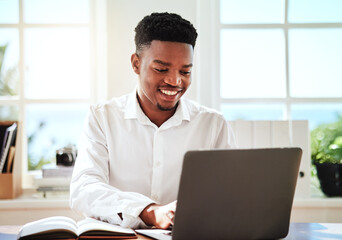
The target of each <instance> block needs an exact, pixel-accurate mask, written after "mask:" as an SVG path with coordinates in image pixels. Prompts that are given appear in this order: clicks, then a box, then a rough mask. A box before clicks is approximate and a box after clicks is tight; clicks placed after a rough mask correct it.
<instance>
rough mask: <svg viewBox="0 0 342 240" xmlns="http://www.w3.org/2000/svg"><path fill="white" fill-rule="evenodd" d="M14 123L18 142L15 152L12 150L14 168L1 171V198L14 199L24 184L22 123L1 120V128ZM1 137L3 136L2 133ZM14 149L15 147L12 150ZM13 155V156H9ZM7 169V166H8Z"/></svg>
mask: <svg viewBox="0 0 342 240" xmlns="http://www.w3.org/2000/svg"><path fill="white" fill-rule="evenodd" d="M13 123H17V125H18V126H17V134H16V143H15V152H14V153H13V152H11V155H12V157H13V154H14V158H13V160H12V161H13V162H12V166H10V167H9V168H10V169H12V171H11V172H6V173H0V199H13V198H16V197H18V196H19V195H20V194H21V193H22V184H21V165H22V164H21V141H20V140H21V136H22V134H21V130H22V129H21V128H20V126H21V124H20V123H18V122H11V121H5V122H0V128H1V129H2V130H3V129H6V128H7V127H9V126H11V125H12V124H13ZM0 137H3V136H2V134H1V136H0ZM11 151H13V149H12V150H11ZM9 157H11V156H9ZM6 171H7V167H6Z"/></svg>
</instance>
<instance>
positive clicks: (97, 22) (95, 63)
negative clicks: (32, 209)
mask: <svg viewBox="0 0 342 240" xmlns="http://www.w3.org/2000/svg"><path fill="white" fill-rule="evenodd" d="M23 1H24V0H18V4H19V22H18V23H16V24H0V28H12V29H17V30H18V35H19V62H18V72H19V79H18V80H19V89H18V96H0V106H18V122H19V123H20V128H21V131H20V132H21V135H19V136H18V140H17V141H20V143H21V146H22V149H21V160H22V162H21V163H22V164H21V165H22V176H23V187H24V188H30V187H32V179H33V177H34V176H36V175H37V174H38V175H39V174H41V171H29V170H28V157H27V148H28V146H27V135H26V119H27V118H26V107H27V106H29V105H30V104H58V103H80V104H81V103H83V104H84V103H85V104H89V105H90V104H93V103H95V102H98V101H102V100H105V99H107V91H106V89H107V2H106V0H88V1H89V17H90V18H89V23H67V24H64V23H62V24H44V23H42V24H30V23H25V22H24V11H23V7H24V2H23ZM60 27H61V28H62V27H63V28H74V27H87V28H88V29H89V36H90V38H89V41H90V44H89V46H90V48H89V54H90V96H89V97H88V98H80V99H75V98H73V99H69V98H61V99H29V98H25V91H24V90H25V80H24V75H25V62H24V59H25V57H24V52H25V51H24V48H25V44H24V43H25V36H24V31H25V29H26V28H60Z"/></svg>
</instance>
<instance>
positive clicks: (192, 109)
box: [183, 99, 225, 120]
mask: <svg viewBox="0 0 342 240" xmlns="http://www.w3.org/2000/svg"><path fill="white" fill-rule="evenodd" d="M183 103H184V106H185V107H186V108H187V109H188V111H189V114H190V117H191V119H193V118H195V117H211V118H218V119H221V120H225V119H224V116H223V115H222V113H220V112H219V111H217V110H216V109H213V108H209V107H206V106H204V105H201V104H200V103H198V102H195V101H193V100H190V99H183Z"/></svg>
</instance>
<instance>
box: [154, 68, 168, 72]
mask: <svg viewBox="0 0 342 240" xmlns="http://www.w3.org/2000/svg"><path fill="white" fill-rule="evenodd" d="M154 70H156V71H157V72H160V73H163V72H166V71H167V69H160V68H155V69H154Z"/></svg>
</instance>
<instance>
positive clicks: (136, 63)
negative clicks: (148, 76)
mask: <svg viewBox="0 0 342 240" xmlns="http://www.w3.org/2000/svg"><path fill="white" fill-rule="evenodd" d="M131 64H132V68H133V71H134V72H135V73H136V74H139V73H140V58H139V56H138V55H137V54H136V53H133V54H132V56H131Z"/></svg>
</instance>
